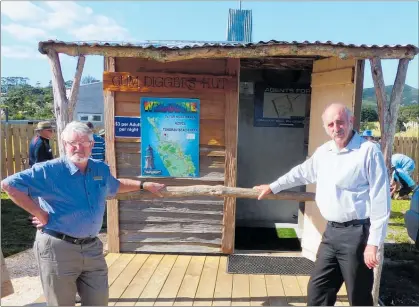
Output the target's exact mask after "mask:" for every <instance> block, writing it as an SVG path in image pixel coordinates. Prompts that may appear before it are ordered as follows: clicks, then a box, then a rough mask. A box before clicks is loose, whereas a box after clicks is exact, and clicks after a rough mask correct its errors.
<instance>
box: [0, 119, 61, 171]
mask: <svg viewBox="0 0 419 307" xmlns="http://www.w3.org/2000/svg"><path fill="white" fill-rule="evenodd" d="M35 126H36V125H31V124H6V123H1V178H6V177H7V176H10V175H12V174H14V173H16V172H20V171H22V170H24V169H27V168H28V167H29V143H30V142H31V139H32V138H33V136H34V135H35ZM56 140H57V138H56V135H55V132H54V136H53V138H52V139H51V140H50V145H51V148H52V152H53V155H54V157H57V156H58V146H57V141H56Z"/></svg>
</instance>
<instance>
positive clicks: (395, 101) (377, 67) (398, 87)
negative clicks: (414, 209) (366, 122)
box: [370, 58, 409, 176]
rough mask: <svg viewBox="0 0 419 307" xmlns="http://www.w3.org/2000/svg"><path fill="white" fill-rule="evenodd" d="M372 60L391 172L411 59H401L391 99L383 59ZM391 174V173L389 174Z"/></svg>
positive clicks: (373, 77)
mask: <svg viewBox="0 0 419 307" xmlns="http://www.w3.org/2000/svg"><path fill="white" fill-rule="evenodd" d="M370 62H371V74H372V79H373V81H374V87H375V94H376V96H377V108H378V117H379V121H380V131H381V150H382V152H383V154H384V158H385V161H386V166H387V168H388V171H389V172H390V168H391V155H392V148H393V141H394V135H395V133H396V123H397V116H398V111H399V107H400V103H401V98H402V93H403V89H404V84H405V81H406V73H407V68H408V65H409V59H401V60H400V61H399V67H398V69H397V75H396V80H395V83H394V86H393V90H392V92H391V96H390V100H388V99H387V97H386V93H385V84H384V77H383V71H382V68H381V60H380V59H378V58H373V59H371V60H370ZM389 176H390V174H389Z"/></svg>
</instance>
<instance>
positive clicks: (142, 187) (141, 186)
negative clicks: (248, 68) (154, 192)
mask: <svg viewBox="0 0 419 307" xmlns="http://www.w3.org/2000/svg"><path fill="white" fill-rule="evenodd" d="M142 190H144V181H141V183H140V191H142Z"/></svg>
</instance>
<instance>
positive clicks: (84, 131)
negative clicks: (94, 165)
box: [61, 121, 93, 141]
mask: <svg viewBox="0 0 419 307" xmlns="http://www.w3.org/2000/svg"><path fill="white" fill-rule="evenodd" d="M71 132H75V133H77V134H81V135H87V136H88V137H89V140H90V141H93V131H92V129H90V128H89V127H88V126H87V125H86V124H85V123H82V122H78V121H72V122H71V123H69V124H67V126H65V128H64V130H63V132H61V139H62V140H63V141H65V138H66V136H68V135H69V134H70V133H71Z"/></svg>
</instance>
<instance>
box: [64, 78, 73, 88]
mask: <svg viewBox="0 0 419 307" xmlns="http://www.w3.org/2000/svg"><path fill="white" fill-rule="evenodd" d="M64 85H65V88H71V87H72V86H73V80H67V81H66V82H65V83H64Z"/></svg>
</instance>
